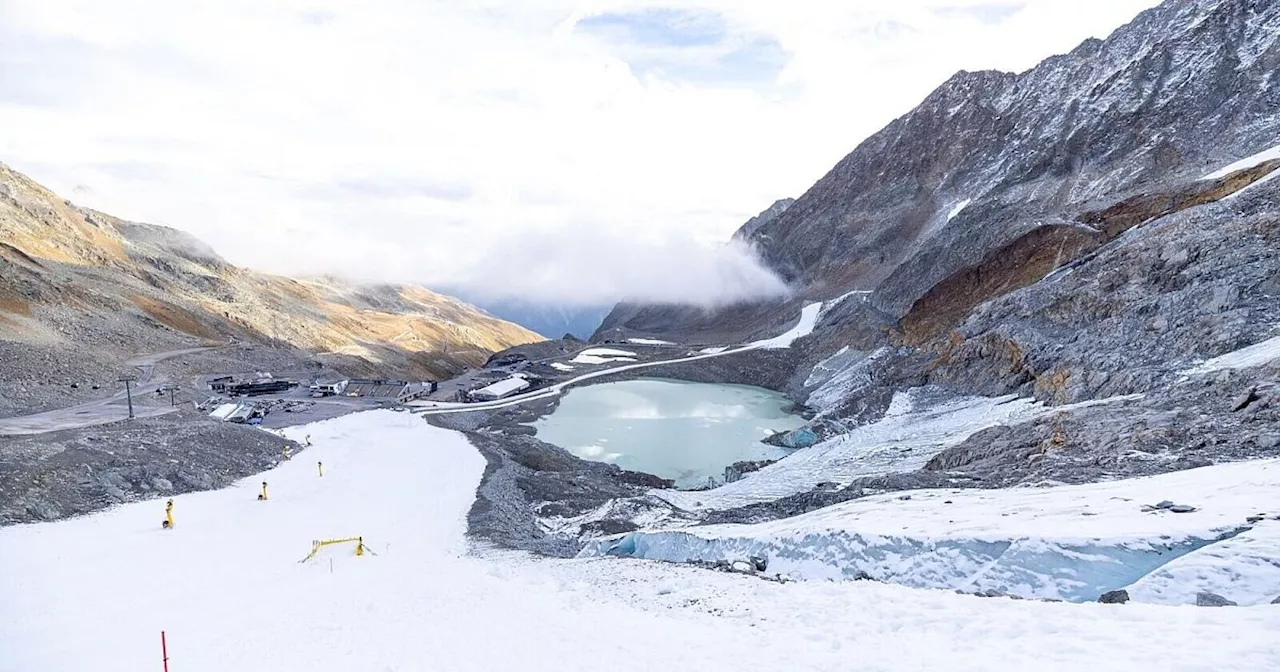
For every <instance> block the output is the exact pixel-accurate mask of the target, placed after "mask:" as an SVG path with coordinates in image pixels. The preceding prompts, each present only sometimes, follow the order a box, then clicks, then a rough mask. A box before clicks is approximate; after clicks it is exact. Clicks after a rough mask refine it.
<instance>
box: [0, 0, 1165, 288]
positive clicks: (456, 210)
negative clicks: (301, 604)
mask: <svg viewBox="0 0 1280 672" xmlns="http://www.w3.org/2000/svg"><path fill="white" fill-rule="evenodd" d="M1153 4H1155V2H1154V1H1153V0H1025V2H992V1H991V0H978V1H974V0H938V1H932V0H860V1H859V2H856V3H853V2H844V3H835V2H786V3H783V2H777V1H776V0H741V1H730V0H694V2H690V3H683V4H682V5H681V9H680V10H678V11H677V10H671V9H670V8H671V7H672V6H673V5H671V4H659V3H641V2H633V1H629V0H618V1H613V2H604V1H602V2H569V1H568V0H544V1H542V2H524V1H517V0H510V1H508V2H496V1H488V2H461V1H457V2H443V3H421V2H416V1H411V0H381V1H376V2H367V3H348V2H338V1H336V0H331V1H319V0H317V1H308V2H304V1H294V2H276V3H267V2H262V1H261V0H223V1H222V2H218V3H175V2H152V1H147V0H121V1H117V2H112V3H102V2H97V1H96V0H83V1H81V2H69V1H62V0H26V1H21V2H9V3H4V4H3V5H0V68H2V69H3V71H4V73H5V77H4V78H2V79H0V160H4V161H6V162H8V163H10V164H12V165H13V166H14V167H15V168H17V169H19V170H23V171H25V172H28V173H29V174H31V175H32V176H33V177H35V178H36V179H38V180H41V181H43V182H45V183H47V184H48V185H49V186H51V187H52V188H54V189H55V190H57V191H58V192H60V193H62V194H64V195H67V196H69V197H73V198H75V199H77V200H79V201H82V202H83V203H84V204H86V205H90V206H92V207H97V208H100V209H102V210H105V211H107V212H111V213H112V214H116V215H120V216H123V217H127V218H131V219H135V220H140V221H151V222H157V223H163V224H168V225H171V226H175V227H178V228H181V229H185V230H187V231H190V232H191V233H193V234H195V235H196V236H198V237H200V238H202V239H204V240H206V241H207V242H209V243H210V244H212V245H214V246H215V247H216V248H217V249H218V250H219V251H220V252H221V253H222V254H223V255H224V256H226V257H228V258H229V259H231V260H232V261H235V262H237V263H242V264H246V265H250V266H254V267H258V268H262V269H265V270H271V271H278V272H286V273H294V274H307V273H320V272H337V273H343V274H348V275H353V276H357V277H362V278H370V279H384V280H398V281H418V282H423V283H425V284H427V285H437V286H456V285H458V284H459V281H462V282H468V281H472V282H478V281H477V280H475V279H476V278H486V280H485V282H484V286H483V287H482V288H481V289H483V290H485V291H486V292H489V293H504V292H505V293H509V294H514V295H520V296H533V297H536V298H554V299H558V300H561V301H565V302H596V301H600V300H610V299H612V298H622V297H631V298H644V297H646V296H647V297H649V298H660V299H664V300H670V299H673V298H681V297H683V298H685V299H688V300H691V301H696V302H701V303H708V302H715V301H724V300H731V299H734V298H739V296H740V293H741V291H743V290H742V289H741V287H739V286H735V283H736V282H737V280H738V279H740V278H749V279H751V283H752V284H750V285H749V288H750V289H751V290H759V291H773V290H776V288H777V287H776V282H774V281H772V279H770V278H769V277H768V275H767V274H765V273H762V272H761V271H760V269H759V268H758V267H756V266H754V265H753V263H752V262H751V261H750V255H749V254H746V253H745V252H744V251H743V250H741V249H739V248H735V247H732V246H724V245H723V244H722V242H723V241H724V240H725V239H727V237H728V235H729V234H730V233H731V232H732V231H733V230H734V229H735V228H736V227H737V226H738V225H739V224H741V223H742V222H743V221H745V220H746V219H747V218H748V217H750V216H751V215H753V214H755V212H757V211H759V210H761V209H763V208H764V207H766V206H768V205H769V203H771V202H772V201H773V200H774V199H776V198H779V197H782V196H797V195H799V194H800V193H801V192H802V191H804V190H805V189H806V188H807V187H808V186H809V185H810V184H812V182H813V181H814V180H816V179H817V178H818V177H820V176H821V175H822V174H823V173H824V172H826V170H828V169H829V168H830V167H831V166H832V165H834V163H835V162H836V161H837V160H839V158H840V157H841V156H843V155H844V154H846V153H847V152H848V151H849V150H851V149H852V148H853V147H854V146H855V145H856V144H857V143H858V142H859V141H860V140H861V139H863V138H864V137H866V136H867V135H868V134H870V133H872V132H874V131H875V130H877V129H878V128H879V127H881V126H882V125H883V124H885V123H887V122H888V121H889V120H891V119H892V118H893V117H895V116H898V115H900V114H902V113H905V112H906V111H907V110H909V109H910V108H911V107H913V106H914V105H915V104H916V103H917V102H919V101H920V100H921V99H922V98H923V97H924V96H925V95H926V94H927V93H928V92H929V91H930V90H931V89H932V88H933V87H935V86H936V85H937V84H939V83H941V82H942V81H944V80H945V79H946V78H947V77H948V76H950V75H951V74H952V73H953V72H954V71H956V70H959V69H969V70H975V69H983V68H1001V69H1015V70H1021V69H1025V68H1028V67H1030V66H1032V65H1034V64H1035V63H1036V62H1037V61H1039V60H1040V59H1042V58H1044V57H1046V56H1049V55H1051V54H1053V53H1058V52H1063V51H1067V50H1069V49H1071V48H1072V47H1074V46H1075V45H1076V44H1077V43H1078V42H1080V41H1081V40H1082V39H1084V38H1086V37H1089V36H1103V35H1105V34H1107V33H1108V32H1110V31H1111V30H1112V29H1114V28H1115V27H1116V26H1118V25H1119V24H1120V23H1122V22H1124V21H1126V20H1128V19H1129V18H1131V17H1132V16H1133V15H1134V14H1136V13H1137V12H1138V11H1139V10H1141V9H1143V8H1146V7H1148V6H1151V5H1153ZM646 8H648V9H652V8H659V9H663V8H665V10H664V11H665V13H662V12H660V13H659V14H658V15H657V16H658V18H657V19H656V20H655V21H650V22H649V24H647V25H639V24H636V25H629V24H628V23H627V20H626V19H627V17H635V16H641V15H640V14H636V12H638V11H641V10H644V9H646ZM592 17H595V18H594V19H592ZM601 17H605V18H604V19H601ZM610 17H613V18H610ZM617 17H622V19H623V20H622V21H621V23H619V21H618V20H616V19H617ZM682 17H685V18H682ZM583 20H587V25H586V26H579V25H578V24H579V22H580V21H583ZM593 21H594V24H593V23H592V22H593ZM664 22H665V24H664ZM592 25H594V27H595V28H597V29H587V28H588V27H591V26H592ZM601 25H605V27H606V29H604V30H600V29H598V28H600V26H601ZM663 25H669V26H671V31H672V35H670V36H665V35H664V34H663V33H662V27H663ZM637 26H639V27H637ZM682 30H684V31H692V32H686V33H680V31H682ZM654 31H657V32H654ZM682 35H683V37H682ZM668 37H670V39H667V38H668ZM535 251H536V252H537V254H534V252H535ZM517 268H518V269H520V271H519V272H515V271H514V269H517ZM508 270H510V271H512V272H510V273H509V274H506V272H507V271H508ZM504 274H505V275H504ZM495 278H497V279H496V280H495ZM531 278H536V279H537V282H531V281H530V279H531Z"/></svg>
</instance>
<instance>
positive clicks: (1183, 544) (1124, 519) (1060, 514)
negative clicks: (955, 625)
mask: <svg viewBox="0 0 1280 672" xmlns="http://www.w3.org/2000/svg"><path fill="white" fill-rule="evenodd" d="M1277 492H1280V460H1266V461H1258V462H1248V463H1237V464H1225V465H1216V466H1211V467H1203V468H1200V469H1193V470H1188V471H1182V472H1175V473H1172V474H1165V475H1161V476H1153V477H1147V478H1137V479H1131V480H1124V481H1114V482H1110V483H1095V484H1088V485H1075V486H1057V487H1052V488H1043V489H1035V488H1017V489H1011V490H921V491H913V492H911V493H909V494H898V493H894V494H886V495H879V496H873V497H867V498H863V499H858V500H853V501H850V502H846V503H844V504H838V505H835V506H831V507H827V508H825V509H821V510H819V511H814V512H812V513H808V514H804V515H801V516H797V517H795V518H789V519H785V520H780V521H774V522H769V523H761V524H757V525H717V526H707V527H693V528H684V529H682V530H669V531H641V532H633V533H629V534H626V535H621V536H618V537H613V538H609V539H606V540H602V541H600V542H597V543H596V544H595V545H593V546H590V547H588V548H587V549H586V550H584V551H583V554H584V555H625V556H632V557H641V558H650V559H657V560H667V561H675V562H684V561H689V560H722V559H728V560H739V559H743V558H746V557H749V556H759V557H764V558H766V559H767V560H768V563H769V568H770V571H771V572H778V573H781V574H783V575H786V576H790V577H793V578H800V579H841V578H855V577H857V576H859V575H861V574H864V573H865V574H867V575H870V576H872V577H874V578H876V579H879V580H883V581H889V582H893V583H902V584H905V585H909V586H914V587H921V588H926V587H927V588H950V589H964V590H991V589H994V590H998V591H1000V592H1004V593H1009V594H1012V595H1018V596H1022V597H1040V598H1051V599H1065V600H1092V599H1096V598H1097V597H1098V596H1099V595H1100V594H1101V593H1102V592H1105V591H1108V590H1113V589H1116V588H1122V587H1125V586H1128V585H1130V584H1134V583H1135V582H1139V583H1140V579H1142V578H1143V577H1144V576H1147V575H1148V574H1150V573H1152V572H1154V571H1155V570H1157V569H1159V568H1161V567H1162V566H1165V565H1166V564H1168V563H1169V562H1170V561H1171V560H1174V559H1175V558H1179V557H1182V556H1186V555H1187V554H1188V553H1192V552H1194V551H1197V550H1198V549H1201V548H1204V547H1206V546H1208V545H1210V544H1213V543H1214V542H1218V541H1221V540H1223V539H1229V538H1231V537H1233V536H1235V535H1236V534H1238V533H1240V532H1242V531H1244V530H1246V529H1248V527H1249V526H1250V525H1249V523H1248V522H1247V521H1248V519H1249V517H1250V516H1254V515H1256V514H1259V513H1260V512H1264V511H1266V509H1267V507H1274V506H1276V505H1277V498H1276V493H1277ZM1170 499H1173V500H1176V501H1177V503H1179V504H1186V505H1189V506H1190V507H1194V511H1190V512H1185V513H1175V512H1173V511H1171V510H1169V509H1168V508H1155V507H1154V505H1156V504H1158V503H1160V502H1163V501H1165V500H1170ZM1144 505H1146V506H1144ZM1270 530H1271V528H1270V527H1268V528H1265V529H1264V530H1262V531H1260V532H1258V533H1257V534H1259V535H1262V539H1263V540H1265V543H1268V544H1269V543H1272V542H1273V541H1274V539H1273V535H1272V534H1271V531H1270ZM1259 543H1261V542H1259ZM1257 546H1258V545H1257V544H1255V547H1257ZM1183 562H1184V563H1185V564H1187V565H1188V566H1190V565H1191V563H1193V560H1192V559H1190V558H1188V559H1185V560H1184V561H1183ZM1170 571H1173V570H1172V569H1171V570H1170ZM1155 581H1156V579H1154V578H1153V579H1151V580H1148V582H1147V583H1146V584H1141V583H1140V585H1146V586H1147V590H1148V591H1149V592H1150V593H1151V594H1155V593H1157V592H1158V590H1157V588H1156V587H1155V586H1154V585H1153V584H1154V582H1155ZM1166 583H1167V582H1166ZM1218 588H1219V589H1223V588H1222V587H1221V586H1218ZM1264 589H1265V590H1272V591H1275V592H1280V586H1266V587H1254V588H1242V589H1241V591H1243V592H1249V591H1255V592H1256V591H1257V590H1264ZM1192 592H1193V593H1194V591H1192ZM1165 593H1166V594H1167V591H1165ZM1242 597H1247V598H1248V599H1253V600H1255V601H1256V600H1260V599H1261V598H1262V595H1249V596H1242ZM1273 597H1274V596H1273Z"/></svg>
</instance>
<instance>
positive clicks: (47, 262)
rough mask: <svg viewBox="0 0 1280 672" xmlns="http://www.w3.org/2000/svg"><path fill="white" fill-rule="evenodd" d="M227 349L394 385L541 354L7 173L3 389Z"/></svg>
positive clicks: (2, 199)
mask: <svg viewBox="0 0 1280 672" xmlns="http://www.w3.org/2000/svg"><path fill="white" fill-rule="evenodd" d="M232 338H234V339H237V340H239V341H245V342H250V343H257V344H261V345H266V346H271V348H274V349H276V350H280V351H282V352H289V351H293V350H296V351H299V352H298V355H299V357H298V358H299V359H302V358H312V359H314V360H316V361H319V362H323V363H325V364H328V365H331V366H333V367H335V368H338V369H339V370H342V371H348V372H349V373H350V375H377V374H385V375H390V376H394V377H397V378H404V377H410V376H412V377H432V378H434V377H442V376H447V375H449V374H450V373H452V372H455V371H457V370H458V369H459V368H461V367H464V366H467V365H473V366H478V365H481V364H483V363H484V361H485V359H486V358H487V357H488V356H489V354H490V353H492V352H494V351H497V350H502V349H504V348H507V347H510V346H513V345H517V344H521V343H529V342H533V341H537V340H540V337H538V336H537V335H536V334H533V333H532V332H530V331H528V330H526V329H523V328H521V327H518V326H516V325H513V324H511V323H508V322H504V321H502V320H499V319H496V318H494V317H492V316H489V315H487V314H485V313H483V312H482V311H479V310H477V309H475V308H473V307H472V306H470V305H468V304H465V303H462V302H460V301H457V300H455V299H452V298H450V297H447V296H443V295H440V294H436V293H434V292H430V291H427V290H425V289H422V288H420V287H413V286H389V285H384V286H357V285H353V284H350V283H345V282H342V281H340V280H336V279H329V278H314V279H299V280H295V279H291V278H284V277H279V276H273V275H267V274H263V273H257V272H254V271H251V270H248V269H243V268H239V267H236V266H234V265H232V264H230V263H228V262H227V261H225V260H224V259H222V258H221V257H219V256H218V255H217V253H216V252H214V251H213V250H212V249H211V248H210V247H209V246H207V245H205V244H203V243H202V242H200V241H198V240H196V239H194V238H192V237H191V236H189V235H187V234H184V233H182V232H179V231H175V230H173V229H168V228H165V227H159V226H150V225H145V224H135V223H132V222H125V221H121V220H119V219H116V218H114V217H111V216H109V215H105V214H103V213H99V212H95V211H92V210H87V209H82V208H77V207H75V206H74V205H71V204H70V203H69V202H67V201H64V200H62V199H61V198H58V197H57V196H56V195H54V194H53V193H51V192H49V191H48V190H46V189H44V188H43V187H41V186H40V185H38V184H35V183H34V182H32V181H31V180H29V179H27V178H26V177H25V176H23V175H21V174H19V173H17V172H14V171H12V170H10V169H9V168H7V167H4V166H0V379H4V385H8V386H13V385H18V386H22V385H24V384H26V383H31V384H41V383H42V382H49V381H51V380H53V381H56V382H58V383H63V382H68V381H81V382H83V381H85V380H87V379H92V380H97V379H99V378H102V379H105V378H107V377H110V376H111V374H112V373H115V372H118V371H120V370H121V369H127V368H128V367H123V366H122V364H123V362H124V361H125V360H127V359H128V358H129V357H131V356H133V355H136V354H138V353H145V352H156V351H161V350H171V349H178V348H183V347H191V346H193V345H200V344H203V343H207V342H212V343H219V344H225V343H227V342H228V340H229V339H232ZM64 379H65V380H64ZM111 379H112V380H114V378H111ZM12 391H13V390H7V389H0V398H10V400H12V398H15V397H13V395H11V394H5V392H12ZM11 410H14V411H15V412H16V411H19V410H21V409H20V408H15V409H11Z"/></svg>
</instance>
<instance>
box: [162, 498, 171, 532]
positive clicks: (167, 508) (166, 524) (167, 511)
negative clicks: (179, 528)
mask: <svg viewBox="0 0 1280 672" xmlns="http://www.w3.org/2000/svg"><path fill="white" fill-rule="evenodd" d="M160 527H161V528H163V529H166V530H171V529H173V500H172V499H170V500H169V501H168V502H165V505H164V520H162V521H160Z"/></svg>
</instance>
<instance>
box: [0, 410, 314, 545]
mask: <svg viewBox="0 0 1280 672" xmlns="http://www.w3.org/2000/svg"><path fill="white" fill-rule="evenodd" d="M4 441H5V450H4V451H3V452H0V525H8V524H14V523H30V522H39V521H49V520H57V519H61V518H66V517H70V516H77V515H82V514H86V513H91V512H94V511H97V510H100V509H103V508H106V507H109V506H113V505H116V504H121V503H125V502H133V501H139V500H144V499H151V498H156V497H161V496H170V495H175V494H182V493H187V492H194V491H199V490H209V489H213V488H219V487H225V486H227V485H230V484H231V483H234V482H235V481H237V480H239V479H241V478H243V477H245V476H248V475H250V474H254V473H258V472H261V471H264V470H266V469H269V468H271V467H273V466H275V465H276V464H277V463H278V462H279V461H280V460H281V459H282V457H283V451H284V448H285V447H286V446H287V447H289V449H290V450H291V451H293V453H294V454H295V455H296V454H297V452H298V451H300V450H302V449H303V448H304V447H303V446H299V445H298V444H296V443H293V442H291V441H286V440H285V439H282V438H280V437H277V436H274V435H272V434H268V433H266V432H263V431H260V430H256V429H252V428H248V427H243V426H238V425H231V424H226V423H221V422H217V421H213V420H210V419H207V418H205V417H203V416H202V415H200V414H195V413H191V412H179V413H176V414H172V415H168V416H162V417H158V418H146V419H137V420H132V421H127V422H118V423H114V424H110V425H100V426H96V427H88V428H84V429H77V430H64V431H60V432H53V433H49V434H39V435H35V436H20V437H9V438H6V439H5V440H4Z"/></svg>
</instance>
